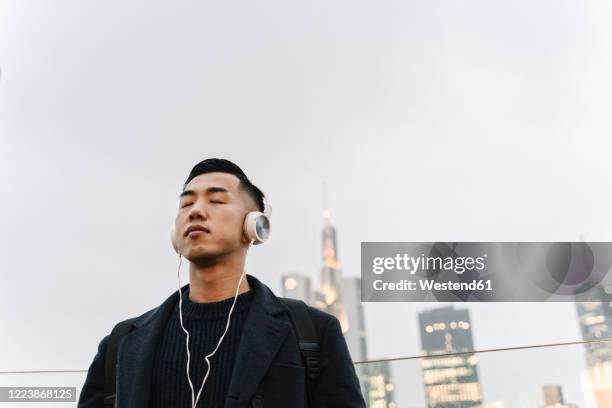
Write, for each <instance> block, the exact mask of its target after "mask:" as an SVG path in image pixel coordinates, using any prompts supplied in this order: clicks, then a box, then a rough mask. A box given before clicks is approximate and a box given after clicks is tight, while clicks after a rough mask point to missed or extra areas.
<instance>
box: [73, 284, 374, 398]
mask: <svg viewBox="0 0 612 408" xmlns="http://www.w3.org/2000/svg"><path fill="white" fill-rule="evenodd" d="M246 277H247V280H248V282H249V285H250V286H251V288H252V290H254V293H253V295H254V296H253V300H252V303H251V306H250V309H249V311H248V314H247V318H246V322H245V325H244V328H243V332H242V337H241V339H240V345H239V347H238V351H237V354H236V361H235V364H234V369H233V371H232V377H231V381H230V384H229V388H228V392H227V395H226V397H225V404H224V406H223V408H243V407H254V408H275V407H278V408H303V407H306V388H305V381H306V369H305V367H303V364H302V360H301V356H300V351H299V348H298V344H297V337H296V335H295V333H294V331H293V327H292V326H291V323H290V321H289V317H288V310H287V308H286V306H285V305H284V304H283V303H281V302H280V301H279V300H278V298H277V297H276V296H275V295H274V293H273V292H272V291H271V290H270V288H268V287H267V286H266V285H265V284H263V283H262V282H260V281H259V280H258V279H257V278H255V277H254V276H252V275H248V274H247V275H246ZM187 286H188V285H185V286H184V287H183V289H186V287H187ZM178 297H179V296H178V291H177V292H175V293H174V294H173V295H172V296H170V297H169V298H168V299H167V300H166V301H165V302H164V303H162V304H161V305H160V306H158V307H156V308H155V309H152V310H150V311H148V312H147V313H145V314H143V315H141V316H139V317H137V318H135V319H134V320H132V325H133V329H132V332H130V333H129V334H128V335H127V336H126V337H125V338H124V339H123V340H122V341H121V342H120V343H119V351H118V355H117V390H116V391H117V400H116V403H117V405H116V407H117V408H144V407H147V406H148V405H149V395H150V384H151V371H152V367H153V359H154V356H155V351H156V346H157V342H158V340H159V338H160V335H161V333H162V331H163V330H164V327H165V325H166V322H167V320H168V318H169V315H170V312H171V311H172V310H173V308H174V306H175V305H176V303H177V302H178ZM310 311H311V315H312V317H313V322H314V325H315V328H316V330H317V332H318V335H319V342H320V347H321V351H320V363H321V371H320V374H319V378H318V380H317V382H316V383H315V384H313V388H312V390H313V404H312V406H311V408H323V407H338V408H349V407H351V408H353V407H356V408H364V407H365V406H366V405H365V402H364V399H363V396H362V394H361V390H360V387H359V380H358V378H357V375H356V372H355V367H354V365H353V363H352V360H351V356H350V354H349V350H348V347H347V345H346V340H345V339H344V335H343V334H342V331H341V329H340V323H339V321H338V319H337V318H336V317H335V316H333V315H331V314H329V313H326V312H324V311H321V310H319V309H316V308H313V307H310ZM108 339H109V336H108V335H107V336H105V337H104V338H103V339H102V341H101V342H100V344H99V346H98V353H97V354H96V356H95V357H94V359H93V362H92V363H91V365H90V367H89V371H88V372H87V378H86V379H85V384H84V385H83V389H82V391H81V394H80V397H79V403H78V408H102V407H103V399H104V364H105V355H106V348H107V346H108ZM215 408H217V407H215ZM219 408H221V407H219Z"/></svg>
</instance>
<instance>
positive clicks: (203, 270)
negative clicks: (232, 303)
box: [189, 256, 251, 303]
mask: <svg viewBox="0 0 612 408" xmlns="http://www.w3.org/2000/svg"><path fill="white" fill-rule="evenodd" d="M244 264H245V257H235V256H234V257H229V258H226V259H219V260H218V261H216V262H213V263H210V264H207V265H204V266H202V265H197V264H195V263H193V262H190V264H189V300H191V301H192V302H196V303H206V302H218V301H221V300H224V299H227V298H230V297H231V298H233V297H234V295H235V294H236V286H237V285H238V281H239V280H240V275H241V274H242V272H243V271H244ZM250 289H251V287H250V286H249V282H248V280H247V277H246V272H245V275H244V277H243V278H242V282H241V283H240V288H239V289H238V294H241V293H244V292H247V291H249V290H250Z"/></svg>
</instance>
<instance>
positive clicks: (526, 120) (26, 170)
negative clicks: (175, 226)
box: [0, 0, 612, 407]
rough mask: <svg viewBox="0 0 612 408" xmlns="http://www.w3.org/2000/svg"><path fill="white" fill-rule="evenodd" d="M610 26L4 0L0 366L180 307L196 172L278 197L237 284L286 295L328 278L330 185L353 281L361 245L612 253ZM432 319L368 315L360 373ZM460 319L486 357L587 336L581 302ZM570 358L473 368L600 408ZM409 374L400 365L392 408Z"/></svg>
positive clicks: (33, 362)
mask: <svg viewBox="0 0 612 408" xmlns="http://www.w3.org/2000/svg"><path fill="white" fill-rule="evenodd" d="M611 22H612V6H611V5H610V3H608V2H606V1H603V0H602V1H562V2H559V1H557V0H543V1H538V2H532V1H524V0H520V1H512V2H508V1H485V0H482V1H465V2H452V1H421V2H416V1H403V2H400V1H371V2H364V1H346V0H340V1H335V2H328V1H326V2H323V1H310V2H295V1H286V0H284V1H267V2H247V1H243V2H239V1H227V2H197V3H196V2H193V3H191V2H180V1H179V2H172V3H170V2H150V1H148V2H141V1H130V2H118V1H111V2H94V1H63V2H62V1H60V2H53V3H47V2H29V1H3V2H2V4H1V5H0V70H1V72H2V77H1V79H0V182H1V185H2V186H3V188H2V189H1V191H0V194H1V200H0V225H1V226H2V230H3V234H2V235H1V236H0V274H1V276H2V285H1V286H0V298H1V299H2V300H1V302H2V307H1V308H0V324H2V327H3V328H4V329H3V335H2V336H0V370H34V369H85V368H87V367H88V365H89V363H90V362H91V359H92V358H93V355H94V354H95V351H96V347H97V345H98V342H99V341H100V339H101V338H102V337H103V336H104V335H105V334H108V333H109V332H110V330H111V329H112V327H113V324H114V323H116V322H117V321H119V320H122V319H125V318H128V317H132V316H135V315H139V314H141V313H143V312H145V311H147V310H149V309H151V308H153V307H155V306H157V305H158V304H160V303H161V302H162V301H163V300H164V299H166V297H167V296H169V295H170V294H171V293H172V291H174V290H176V278H175V274H176V257H175V254H174V252H173V251H172V249H171V246H170V242H169V230H170V227H171V225H172V222H173V217H174V211H175V210H176V206H177V195H178V192H179V191H180V186H181V183H182V182H183V181H184V180H185V178H186V176H187V174H188V172H189V170H190V169H191V167H192V166H193V165H194V164H195V163H196V162H197V161H199V160H201V159H203V158H206V157H213V156H216V157H226V158H229V159H231V160H233V161H235V162H236V163H237V164H239V165H240V166H241V167H242V168H243V169H244V170H245V172H246V173H247V174H248V175H249V177H250V178H251V179H252V180H253V182H254V183H256V184H258V185H259V186H260V187H261V188H262V189H263V190H264V192H266V193H267V194H268V196H269V198H270V200H271V203H272V206H273V208H274V212H273V216H272V222H273V232H272V237H271V240H270V242H268V243H266V244H265V245H262V246H257V247H255V248H253V249H252V250H251V251H250V252H251V253H250V254H249V259H248V265H247V272H248V273H251V274H253V275H256V276H258V277H259V278H260V279H262V280H263V281H264V282H265V283H266V284H268V285H269V286H270V287H271V288H272V289H273V290H275V291H277V293H279V291H280V284H279V283H280V276H281V274H283V273H286V272H295V271H298V272H303V273H307V274H310V275H311V276H313V277H315V276H316V277H318V273H319V268H320V263H321V255H320V229H321V227H322V200H323V199H322V184H323V182H325V183H327V186H328V189H329V201H330V207H331V214H332V220H333V223H334V224H335V226H336V227H337V228H338V238H339V255H340V260H341V262H342V264H343V270H344V273H345V274H346V275H355V276H357V275H358V274H359V268H360V265H359V262H360V256H359V255H360V253H359V251H360V242H361V241H572V240H578V239H579V237H580V235H581V234H582V235H583V236H584V239H585V240H587V241H610V240H612V232H611V231H610V228H609V214H610V210H609V209H610V207H611V204H612V202H611V201H612V194H611V191H612V190H611V187H612V186H611V184H612V183H611V180H610V177H609V174H610V173H611V172H612V161H610V149H611V147H612V143H611V142H610V140H609V135H610V131H611V130H612V116H611V115H610V108H611V107H612V103H611V102H612V100H611V98H612V97H611V95H612V78H611V77H610V75H609V73H610V72H612V52H611V51H612V49H611V48H612V24H611ZM184 276H186V275H184ZM431 306H432V305H427V304H408V303H404V304H400V303H390V304H372V303H370V304H366V305H365V308H366V315H367V321H366V325H367V331H368V342H369V343H368V349H369V350H368V351H369V356H370V357H371V358H375V357H383V356H386V357H397V356H403V355H415V354H418V353H419V338H418V332H417V316H416V313H417V312H418V311H419V310H421V309H423V308H425V307H431ZM463 306H465V307H469V308H470V310H471V312H472V313H471V318H472V322H473V327H474V336H475V343H476V347H477V348H478V349H484V348H493V347H505V346H517V345H529V344H540V343H547V342H561V341H575V340H578V339H579V337H580V335H579V330H578V325H577V321H576V316H575V311H574V309H573V305H572V304H562V303H559V304H533V303H524V304H518V303H514V304H476V305H462V307H463ZM7 333H8V335H7ZM571 350H573V352H571V353H569V352H567V353H566V352H564V351H562V350H560V349H559V351H558V352H557V354H554V353H552V352H551V353H552V354H554V356H553V355H552V354H551V353H545V352H542V353H540V354H529V356H530V357H529V358H526V357H525V358H524V359H522V358H518V359H517V357H516V355H508V356H505V357H504V356H498V357H495V358H500V359H502V360H503V359H504V358H505V360H503V361H506V363H499V362H498V360H494V359H493V357H491V358H489V360H487V361H488V362H487V361H483V362H482V369H481V378H482V379H483V387H484V394H485V398H486V400H488V401H491V400H495V399H503V398H512V397H513V395H515V394H516V392H515V391H513V389H514V390H515V389H516V388H519V389H522V388H524V387H531V388H530V389H529V391H526V393H528V394H529V395H532V394H533V395H535V396H534V397H533V398H531V397H529V398H531V399H529V400H528V401H527V400H526V401H524V402H520V401H518V400H516V401H515V402H514V403H513V404H512V405H508V406H523V405H521V404H527V405H525V406H528V404H532V405H533V404H536V403H538V401H537V398H539V395H537V393H539V388H538V387H540V385H541V384H544V383H561V384H562V385H563V387H564V390H565V393H566V396H567V400H568V401H569V402H577V403H580V404H581V406H589V405H588V404H589V402H588V401H587V400H585V398H587V399H588V396H585V395H584V394H585V392H586V391H585V390H584V389H583V388H582V385H581V384H580V381H579V373H580V371H579V370H583V369H584V362H583V360H584V355H583V351H582V348H581V347H574V348H572V349H571ZM522 356H527V354H522ZM534 356H535V357H534ZM561 356H562V359H563V364H564V366H563V367H560V366H559V364H561V363H560V359H561ZM483 360H484V357H483ZM492 361H496V363H495V364H493V363H491V362H492ZM500 361H501V360H500ZM536 361H537V364H536ZM500 364H502V365H503V364H508V367H512V369H513V370H515V371H513V372H514V373H516V372H520V373H521V375H520V376H516V375H513V377H512V378H505V377H504V372H503V371H500V370H499V367H500ZM394 367H395V366H394ZM406 367H407V366H406ZM416 367H417V368H418V365H417V366H416ZM487 367H489V368H488V369H487ZM487 370H488V371H487ZM572 370H577V371H576V372H577V373H573V372H572ZM419 376H420V369H416V370H412V371H410V370H408V369H405V368H398V369H397V373H396V379H395V382H396V387H397V388H400V389H401V388H403V389H408V388H410V390H409V392H407V391H406V392H404V395H403V396H402V395H398V402H400V407H402V406H405V407H409V406H418V405H419V404H423V396H422V388H421V386H420V383H421V379H420V377H419ZM515 377H520V378H515ZM487 378H488V379H487ZM521 381H522V382H521ZM410 384H416V385H414V386H412V385H410ZM509 384H511V385H512V386H511V387H510V386H509ZM409 385H410V386H409ZM533 390H535V391H533ZM401 393H402V392H401V391H400V394H401Z"/></svg>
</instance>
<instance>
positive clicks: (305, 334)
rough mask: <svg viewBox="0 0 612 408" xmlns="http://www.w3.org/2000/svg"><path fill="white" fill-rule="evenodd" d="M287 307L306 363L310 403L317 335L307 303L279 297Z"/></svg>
mask: <svg viewBox="0 0 612 408" xmlns="http://www.w3.org/2000/svg"><path fill="white" fill-rule="evenodd" d="M279 299H281V300H282V301H283V303H284V304H285V305H286V306H287V308H288V309H289V317H290V319H291V322H292V324H293V327H294V328H295V331H296V332H297V335H298V342H299V347H300V352H301V354H302V360H303V361H304V364H305V365H306V374H307V375H306V385H307V393H308V404H309V405H311V404H312V384H313V383H315V382H316V380H317V378H318V376H319V370H320V364H319V336H318V335H317V331H316V329H315V326H314V323H313V321H312V316H311V315H310V311H309V310H308V305H307V304H306V303H304V302H303V301H301V300H298V299H291V298H279Z"/></svg>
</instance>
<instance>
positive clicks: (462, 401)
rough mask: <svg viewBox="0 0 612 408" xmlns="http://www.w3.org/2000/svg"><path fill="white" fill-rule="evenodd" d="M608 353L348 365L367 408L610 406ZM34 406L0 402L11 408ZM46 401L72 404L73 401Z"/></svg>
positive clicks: (25, 374) (24, 378)
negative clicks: (365, 400)
mask: <svg viewBox="0 0 612 408" xmlns="http://www.w3.org/2000/svg"><path fill="white" fill-rule="evenodd" d="M610 356H612V339H605V340H598V341H592V342H572V343H559V344H543V345H529V346H523V347H513V348H504V349H491V350H479V351H476V352H462V353H453V352H442V353H441V354H437V355H436V356H435V357H433V356H432V357H423V356H414V357H399V358H390V359H384V358H381V359H377V360H368V361H358V362H355V368H356V371H357V373H358V375H359V377H360V380H361V385H362V391H363V394H364V397H365V398H366V399H367V401H368V404H369V407H370V408H383V407H390V408H463V407H487V408H515V407H516V408H523V407H524V408H543V407H545V408H570V407H571V408H610V407H612V358H610ZM86 374H87V373H86V371H85V370H64V371H54V370H48V371H46V370H41V371H10V372H0V386H3V387H43V386H44V387H54V386H55V387H76V392H77V394H76V395H77V399H78V395H79V393H80V391H81V387H82V385H83V383H84V381H85V376H86ZM555 404H556V405H555ZM35 405H36V403H26V404H24V403H21V402H18V403H6V402H4V403H0V407H16V408H19V407H21V408H23V407H26V406H35ZM44 406H47V405H46V404H45V405H44ZM48 406H53V407H75V406H76V402H55V403H53V404H51V405H48Z"/></svg>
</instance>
